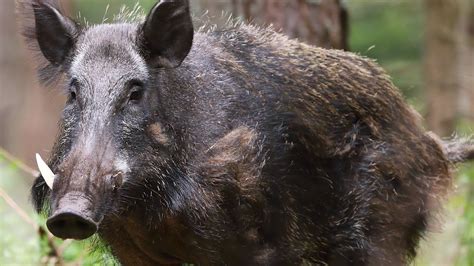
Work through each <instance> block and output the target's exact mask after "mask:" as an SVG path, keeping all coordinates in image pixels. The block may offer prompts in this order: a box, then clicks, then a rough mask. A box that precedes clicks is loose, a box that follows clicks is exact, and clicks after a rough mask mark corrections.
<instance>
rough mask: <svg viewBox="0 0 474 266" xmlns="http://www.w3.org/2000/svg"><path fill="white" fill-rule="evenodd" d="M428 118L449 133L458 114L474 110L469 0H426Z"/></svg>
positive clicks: (435, 127)
mask: <svg viewBox="0 0 474 266" xmlns="http://www.w3.org/2000/svg"><path fill="white" fill-rule="evenodd" d="M425 8H426V21H425V23H426V25H425V27H426V40H425V48H426V52H425V62H424V63H425V86H426V91H427V97H428V116H427V122H428V126H429V128H430V129H431V130H433V131H435V132H436V133H438V134H440V135H442V136H449V135H450V134H452V133H453V132H454V130H455V128H456V122H457V119H458V118H459V117H460V114H462V113H464V114H466V116H471V119H472V114H473V107H472V105H473V94H474V93H473V90H474V88H473V75H472V73H473V71H474V69H473V62H474V60H473V47H474V46H473V34H474V33H473V31H474V27H473V25H472V24H473V22H472V20H473V19H472V14H473V13H474V12H473V11H472V8H473V7H472V3H470V0H450V1H446V0H425Z"/></svg>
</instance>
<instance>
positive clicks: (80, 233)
mask: <svg viewBox="0 0 474 266" xmlns="http://www.w3.org/2000/svg"><path fill="white" fill-rule="evenodd" d="M46 225H47V227H48V229H49V231H51V233H53V235H55V236H57V237H60V238H63V239H66V238H72V239H86V238H88V237H90V236H92V235H93V234H94V233H95V232H97V229H98V226H97V224H96V223H95V222H93V221H92V220H91V219H88V218H86V217H83V216H81V215H79V214H76V213H73V212H62V213H59V214H55V215H54V216H52V217H50V218H49V219H48V221H47V222H46Z"/></svg>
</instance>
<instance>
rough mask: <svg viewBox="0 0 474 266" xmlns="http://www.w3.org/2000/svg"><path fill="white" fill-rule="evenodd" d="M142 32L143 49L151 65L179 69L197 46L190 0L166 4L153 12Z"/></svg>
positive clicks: (149, 15) (170, 0) (175, 0)
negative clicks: (194, 41) (195, 45)
mask: <svg viewBox="0 0 474 266" xmlns="http://www.w3.org/2000/svg"><path fill="white" fill-rule="evenodd" d="M140 31H141V32H140V42H141V43H140V47H141V49H142V52H143V55H144V56H145V58H146V59H147V61H148V63H149V64H150V65H152V66H154V67H160V68H174V67H178V66H179V65H180V64H181V63H182V62H183V60H184V58H186V56H187V55H188V53H189V50H191V46H192V42H193V34H194V33H193V23H192V21H191V15H190V13H189V2H188V0H162V1H161V2H160V3H158V4H156V5H155V6H154V7H153V9H152V10H151V11H150V13H149V14H148V16H147V18H146V20H145V22H144V23H143V26H142V28H141V29H140Z"/></svg>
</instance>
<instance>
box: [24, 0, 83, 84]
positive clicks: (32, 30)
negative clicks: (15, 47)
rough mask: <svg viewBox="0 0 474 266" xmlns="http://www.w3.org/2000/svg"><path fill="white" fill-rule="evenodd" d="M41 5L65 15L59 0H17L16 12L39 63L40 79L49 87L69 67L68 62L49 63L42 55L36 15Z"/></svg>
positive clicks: (27, 43) (29, 46) (25, 37)
mask: <svg viewBox="0 0 474 266" xmlns="http://www.w3.org/2000/svg"><path fill="white" fill-rule="evenodd" d="M39 4H48V5H50V6H52V7H54V8H56V9H57V10H59V11H60V12H61V13H63V14H64V12H63V11H64V10H63V8H62V5H61V4H60V1H59V0H16V5H17V7H16V11H17V14H18V17H19V18H20V19H19V23H20V27H21V33H22V35H23V37H24V39H25V43H26V45H27V46H28V48H29V49H30V50H31V51H32V53H33V55H34V57H35V59H36V61H37V62H36V66H37V71H38V78H39V80H40V82H41V83H42V84H43V85H45V86H49V85H53V84H55V83H57V82H58V81H60V80H61V78H62V75H63V74H64V71H65V69H66V68H67V66H68V62H65V64H61V65H54V64H52V63H51V62H49V61H48V60H47V59H46V58H45V57H44V55H43V54H42V53H41V50H40V47H39V44H38V41H37V37H36V23H35V15H34V9H35V8H38V6H39ZM78 26H79V25H78ZM77 34H78V35H79V34H80V32H77ZM73 37H77V36H73ZM69 59H70V58H69Z"/></svg>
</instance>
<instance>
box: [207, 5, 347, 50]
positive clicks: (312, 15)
mask: <svg viewBox="0 0 474 266" xmlns="http://www.w3.org/2000/svg"><path fill="white" fill-rule="evenodd" d="M217 3H220V5H221V6H220V7H218V10H223V8H225V9H226V10H232V13H233V15H234V16H240V17H242V18H244V19H245V20H246V21H248V22H252V23H255V24H257V25H262V26H267V25H273V27H274V28H276V29H277V30H279V31H281V32H282V33H284V34H286V35H288V36H290V37H291V38H298V39H300V40H301V41H304V42H306V43H309V44H313V45H316V46H319V47H325V48H336V49H346V50H347V49H348V43H347V42H348V40H347V36H348V21H347V12H346V9H345V7H344V5H343V4H342V1H340V0H318V1H315V0H228V1H212V3H210V1H208V0H201V1H200V8H201V10H206V9H207V10H209V13H210V14H211V15H216V13H215V9H216V7H217V6H216V4H217ZM223 4H227V6H222V5H223ZM217 15H218V14H217Z"/></svg>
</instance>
